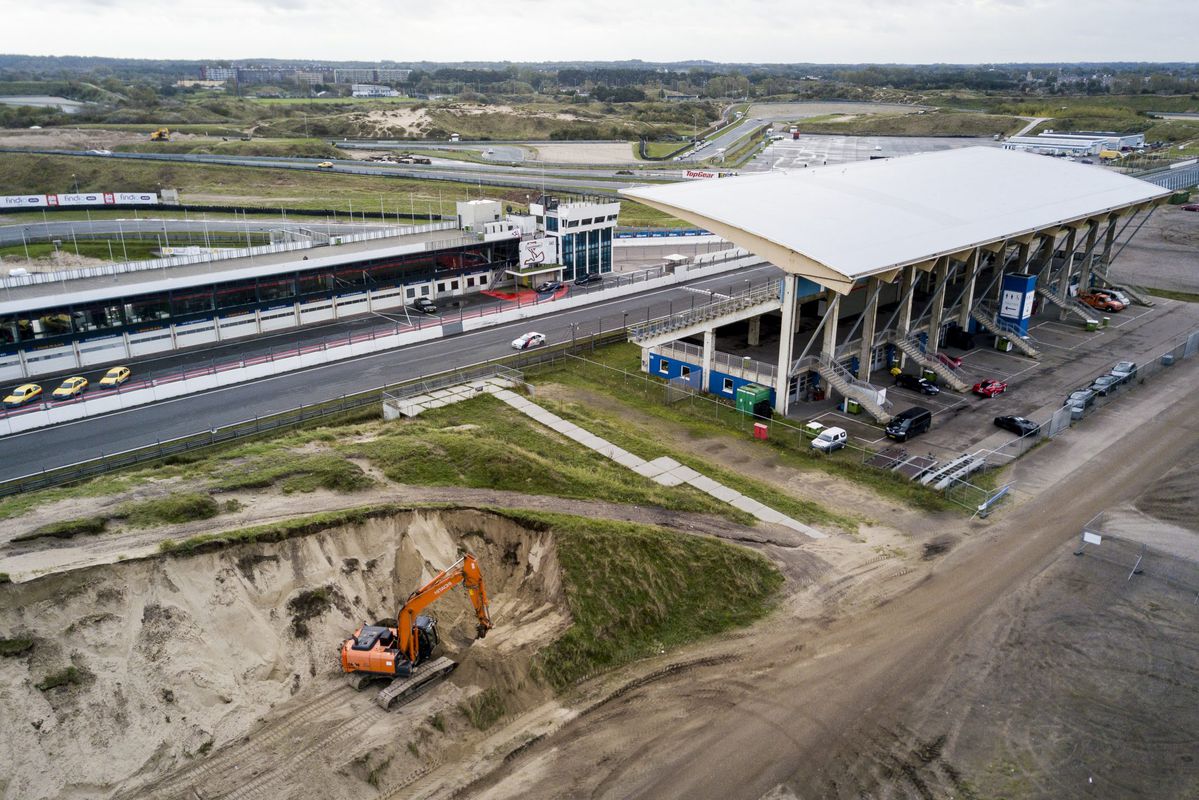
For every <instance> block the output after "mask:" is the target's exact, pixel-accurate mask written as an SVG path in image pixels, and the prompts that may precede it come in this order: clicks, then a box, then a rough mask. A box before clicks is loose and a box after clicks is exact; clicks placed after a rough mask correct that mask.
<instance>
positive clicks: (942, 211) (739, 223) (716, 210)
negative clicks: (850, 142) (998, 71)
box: [621, 147, 1169, 292]
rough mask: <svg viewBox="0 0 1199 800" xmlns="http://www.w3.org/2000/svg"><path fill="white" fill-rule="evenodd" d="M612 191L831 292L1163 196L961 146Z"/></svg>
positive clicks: (1034, 159) (1104, 175)
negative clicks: (714, 236) (721, 239)
mask: <svg viewBox="0 0 1199 800" xmlns="http://www.w3.org/2000/svg"><path fill="white" fill-rule="evenodd" d="M621 193H622V194H624V195H626V196H628V197H629V198H631V199H634V200H638V201H640V202H643V203H645V204H647V205H650V206H653V207H654V208H657V209H659V210H662V211H665V212H666V213H668V214H672V215H674V216H676V217H679V218H680V219H684V220H687V221H689V222H692V223H695V224H697V225H702V226H704V227H706V228H707V229H708V230H710V231H712V232H713V233H717V234H720V235H721V236H723V237H725V238H726V239H728V240H730V241H732V242H733V243H734V244H737V245H739V246H741V247H744V248H746V249H747V250H749V251H750V252H753V253H755V254H756V255H759V256H761V257H762V258H764V259H766V260H768V261H771V262H772V263H774V264H775V265H777V266H778V267H780V268H781V269H783V270H785V271H787V272H790V273H794V274H799V275H803V276H805V277H808V278H811V279H812V280H814V281H816V282H817V283H820V284H822V285H824V286H829V287H832V288H834V289H836V290H837V291H841V292H848V291H849V290H850V288H852V286H853V283H854V281H856V280H858V279H860V278H864V277H866V276H870V275H885V274H886V273H893V272H894V271H895V270H897V269H899V268H901V267H905V266H908V265H911V264H919V265H922V266H927V265H928V262H931V261H934V260H935V259H937V258H939V257H941V256H945V255H958V254H962V253H963V252H964V251H968V250H970V249H973V248H975V247H980V246H981V247H985V246H988V245H995V244H997V243H1000V242H1003V241H1005V240H1015V239H1019V238H1021V237H1025V236H1030V235H1033V234H1035V233H1037V232H1042V231H1052V230H1054V229H1057V228H1059V227H1061V226H1062V225H1065V224H1078V223H1079V222H1083V221H1086V220H1088V219H1091V218H1096V217H1100V218H1102V217H1105V216H1106V215H1108V214H1110V213H1112V212H1122V211H1125V210H1127V209H1129V208H1131V207H1136V206H1140V205H1142V204H1144V203H1147V202H1153V201H1156V200H1158V199H1160V198H1162V197H1165V196H1166V195H1168V194H1169V192H1168V191H1167V190H1165V189H1162V188H1161V187H1159V186H1155V185H1153V184H1151V183H1146V182H1145V181H1142V180H1138V179H1136V178H1129V177H1126V176H1123V175H1118V174H1116V173H1113V172H1110V171H1108V170H1106V169H1103V168H1101V167H1096V166H1087V165H1082V164H1073V163H1069V162H1063V161H1060V160H1056V159H1051V158H1046V157H1044V156H1039V155H1032V154H1030V153H1022V152H1019V151H1013V150H1003V149H1001V148H998V147H966V148H960V149H956V150H946V151H941V152H935V153H924V154H919V155H914V156H906V157H903V158H891V159H883V160H873V161H860V162H856V163H852V164H841V165H836V166H827V167H813V168H809V169H797V170H796V169H793V170H789V171H787V172H770V173H767V174H763V175H746V176H742V177H737V178H720V179H708V180H700V181H690V182H686V183H674V184H668V185H661V186H639V187H634V188H629V189H622V190H621Z"/></svg>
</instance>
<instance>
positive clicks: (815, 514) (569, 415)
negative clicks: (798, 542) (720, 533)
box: [543, 403, 858, 531]
mask: <svg viewBox="0 0 1199 800" xmlns="http://www.w3.org/2000/svg"><path fill="white" fill-rule="evenodd" d="M543 405H549V406H551V407H552V410H553V411H554V412H555V413H557V414H558V415H559V416H561V417H563V418H564V419H567V420H570V421H571V422H574V423H575V424H577V425H579V426H580V427H584V428H586V429H587V430H589V431H591V432H592V433H594V434H596V435H597V436H602V437H603V438H605V439H607V440H608V441H610V442H612V443H613V444H615V445H617V446H619V447H624V448H625V449H630V450H631V451H632V452H636V453H637V454H638V455H640V456H642V457H643V458H645V459H646V460H647V461H652V460H653V459H654V458H658V457H659V456H669V457H671V458H673V459H674V460H675V461H678V462H679V463H680V464H685V465H686V466H688V467H691V468H692V469H693V470H695V471H697V472H699V473H700V474H702V475H706V476H707V477H709V478H711V479H712V480H714V481H717V482H718V483H722V484H724V485H725V486H728V487H729V488H730V489H734V490H736V491H738V492H741V494H743V495H745V496H746V497H751V498H753V499H754V500H757V501H758V502H759V503H763V504H765V505H767V506H769V507H770V508H773V509H774V510H775V511H779V512H781V513H783V514H786V515H787V516H789V517H791V518H792V519H795V520H798V521H800V522H806V523H811V524H813V525H836V526H838V527H840V528H844V529H845V530H849V531H852V530H856V529H857V527H858V521H857V520H856V519H854V518H853V517H850V516H847V515H844V514H836V513H834V512H831V511H829V510H827V509H826V508H824V507H823V506H821V505H820V504H818V503H814V502H812V501H810V500H800V499H798V498H795V497H792V496H791V495H788V494H786V493H785V492H782V491H780V490H778V489H776V488H774V487H773V486H770V485H769V484H764V483H760V482H759V481H755V480H752V479H750V478H746V477H745V476H743V475H740V474H738V473H736V472H733V471H732V470H728V469H724V468H722V467H718V466H715V465H714V464H713V463H712V462H711V461H708V460H705V459H703V458H700V457H698V456H694V455H691V454H690V453H687V452H684V451H680V450H674V449H671V448H668V447H665V446H663V445H661V444H659V443H658V442H657V441H654V440H653V439H652V438H651V437H650V435H649V434H648V433H647V432H645V431H643V430H642V428H641V427H640V426H638V425H636V424H635V423H630V422H628V421H627V420H624V419H622V418H620V417H619V416H617V415H614V414H603V413H599V412H596V411H595V410H594V409H585V408H584V407H583V406H582V405H580V404H577V403H570V404H565V405H564V404H560V403H552V404H543Z"/></svg>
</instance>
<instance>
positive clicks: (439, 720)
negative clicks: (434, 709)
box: [429, 713, 445, 733]
mask: <svg viewBox="0 0 1199 800" xmlns="http://www.w3.org/2000/svg"><path fill="white" fill-rule="evenodd" d="M429 725H430V726H432V727H433V728H434V729H435V730H437V731H438V732H440V733H445V718H444V717H442V716H441V714H440V713H437V714H434V715H433V716H431V717H429Z"/></svg>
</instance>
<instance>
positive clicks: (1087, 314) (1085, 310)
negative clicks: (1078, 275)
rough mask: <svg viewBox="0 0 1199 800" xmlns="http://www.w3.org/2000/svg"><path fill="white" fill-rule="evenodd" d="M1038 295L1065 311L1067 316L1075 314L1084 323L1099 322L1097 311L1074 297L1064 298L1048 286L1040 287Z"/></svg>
mask: <svg viewBox="0 0 1199 800" xmlns="http://www.w3.org/2000/svg"><path fill="white" fill-rule="evenodd" d="M1037 294H1039V295H1040V296H1041V297H1044V298H1045V299H1046V300H1048V301H1049V302H1050V303H1053V304H1054V305H1055V306H1057V307H1058V308H1060V309H1061V310H1062V311H1065V312H1066V313H1067V314H1073V315H1074V316H1076V317H1078V318H1079V319H1081V320H1082V321H1083V322H1097V321H1098V320H1096V318H1095V315H1096V314H1097V313H1098V312H1097V311H1096V310H1095V309H1093V308H1091V307H1090V306H1088V305H1085V304H1083V303H1080V302H1079V301H1077V300H1075V299H1074V298H1073V297H1062V296H1061V295H1060V294H1058V293H1057V292H1055V291H1053V290H1051V289H1049V288H1048V287H1046V286H1038V287H1037Z"/></svg>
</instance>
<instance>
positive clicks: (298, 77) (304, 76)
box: [292, 70, 325, 86]
mask: <svg viewBox="0 0 1199 800" xmlns="http://www.w3.org/2000/svg"><path fill="white" fill-rule="evenodd" d="M292 77H293V78H294V79H295V82H296V83H298V84H301V85H306V86H315V85H316V84H318V83H324V82H325V73H323V72H311V71H306V70H296V72H295V74H294V75H293V76H292Z"/></svg>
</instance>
